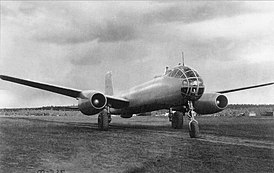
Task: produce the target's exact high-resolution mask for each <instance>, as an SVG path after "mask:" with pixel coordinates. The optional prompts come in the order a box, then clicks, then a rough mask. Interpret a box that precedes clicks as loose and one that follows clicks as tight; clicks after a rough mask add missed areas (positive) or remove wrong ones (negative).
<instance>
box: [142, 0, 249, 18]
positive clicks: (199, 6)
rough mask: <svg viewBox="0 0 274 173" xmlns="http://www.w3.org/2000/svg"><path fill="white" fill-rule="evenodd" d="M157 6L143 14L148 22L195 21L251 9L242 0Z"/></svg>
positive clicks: (172, 3)
mask: <svg viewBox="0 0 274 173" xmlns="http://www.w3.org/2000/svg"><path fill="white" fill-rule="evenodd" d="M157 7H158V8H155V10H152V12H149V13H147V14H145V15H144V20H145V21H147V22H148V23H167V22H168V23H169V22H176V21H177V22H184V23H196V22H200V21H205V20H210V19H214V18H222V17H232V16H237V15H240V14H244V13H250V12H252V10H250V8H247V7H246V6H245V3H244V2H212V1H211V2H201V1H199V2H186V1H185V2H176V3H174V2H171V3H164V4H158V5H157Z"/></svg>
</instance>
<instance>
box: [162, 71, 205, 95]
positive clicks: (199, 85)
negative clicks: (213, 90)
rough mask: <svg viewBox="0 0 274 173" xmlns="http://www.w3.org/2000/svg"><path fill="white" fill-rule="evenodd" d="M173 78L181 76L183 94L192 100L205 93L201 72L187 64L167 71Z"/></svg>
mask: <svg viewBox="0 0 274 173" xmlns="http://www.w3.org/2000/svg"><path fill="white" fill-rule="evenodd" d="M166 75H167V76H169V77H172V78H181V79H182V87H181V94H182V95H183V96H186V97H187V98H188V99H190V100H197V99H199V98H200V97H201V96H202V94H203V93H204V90H205V86H204V83H203V80H202V78H201V77H200V76H199V74H198V73H197V72H196V71H195V70H193V69H191V68H189V67H186V66H177V67H175V68H173V69H171V70H169V71H167V72H166Z"/></svg>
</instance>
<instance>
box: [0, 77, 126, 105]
mask: <svg viewBox="0 0 274 173" xmlns="http://www.w3.org/2000/svg"><path fill="white" fill-rule="evenodd" d="M0 79H2V80H6V81H9V82H14V83H18V84H21V85H26V86H29V87H33V88H38V89H42V90H46V91H50V92H54V93H57V94H61V95H65V96H69V97H73V98H81V96H82V92H83V91H81V90H77V89H72V88H66V87H61V86H57V85H52V84H46V83H41V82H35V81H30V80H26V79H20V78H15V77H11V76H6V75H0ZM106 98H107V100H108V103H109V104H111V106H112V107H113V108H123V107H127V106H128V105H129V101H128V100H126V99H124V98H119V97H114V96H108V95H106Z"/></svg>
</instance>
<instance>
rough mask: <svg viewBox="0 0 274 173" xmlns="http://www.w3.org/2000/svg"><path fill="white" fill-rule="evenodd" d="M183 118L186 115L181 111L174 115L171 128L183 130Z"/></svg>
mask: <svg viewBox="0 0 274 173" xmlns="http://www.w3.org/2000/svg"><path fill="white" fill-rule="evenodd" d="M183 116H184V114H183V113H181V112H179V111H176V112H175V113H174V114H173V117H172V121H171V126H172V127H173V128H174V129H182V128H183V122H184V119H183Z"/></svg>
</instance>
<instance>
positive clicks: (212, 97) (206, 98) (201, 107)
mask: <svg viewBox="0 0 274 173" xmlns="http://www.w3.org/2000/svg"><path fill="white" fill-rule="evenodd" d="M227 104H228V99H227V97H226V96H224V95H222V94H218V93H205V94H203V95H202V97H201V98H200V99H199V100H197V101H195V102H194V105H193V106H194V110H195V112H197V113H198V114H202V115H203V114H214V113H217V112H220V111H222V110H224V109H225V108H226V106H227Z"/></svg>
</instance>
